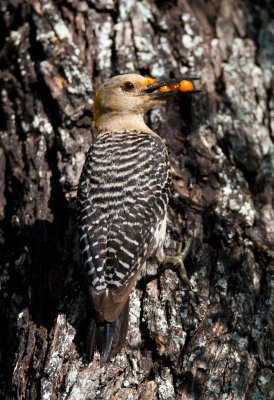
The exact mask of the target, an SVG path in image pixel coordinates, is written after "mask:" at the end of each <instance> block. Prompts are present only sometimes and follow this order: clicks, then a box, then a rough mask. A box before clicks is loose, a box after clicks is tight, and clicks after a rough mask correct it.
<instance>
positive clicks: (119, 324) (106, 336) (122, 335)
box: [87, 300, 129, 365]
mask: <svg viewBox="0 0 274 400" xmlns="http://www.w3.org/2000/svg"><path fill="white" fill-rule="evenodd" d="M128 312H129V300H128V301H127V302H126V304H125V307H124V308H123V310H122V311H121V313H120V314H119V316H118V318H117V320H116V321H114V322H101V323H98V322H96V321H95V320H94V319H91V321H90V324H89V330H88V335H87V351H88V353H89V356H90V358H91V359H92V358H93V355H94V352H95V351H99V352H100V364H101V365H103V364H105V363H106V362H108V361H109V360H110V358H111V357H112V356H114V355H115V354H117V353H118V352H119V351H120V350H121V348H122V347H123V345H124V344H125V340H126V335H127V328H128Z"/></svg>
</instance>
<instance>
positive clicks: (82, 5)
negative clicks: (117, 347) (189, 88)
mask: <svg viewBox="0 0 274 400" xmlns="http://www.w3.org/2000/svg"><path fill="white" fill-rule="evenodd" d="M273 21H274V6H273V1H271V0H264V1H259V0H256V1H255V2H254V1H251V0H250V1H248V0H247V1H244V0H233V1H231V0H223V1H220V0H219V1H218V0H208V1H206V0H195V1H191V0H184V1H183V0H178V1H172V0H169V1H165V2H160V1H157V0H151V1H148V0H141V1H138V2H133V1H125V0H120V1H119V0H118V1H114V0H100V1H94V0H83V1H77V0H67V1H58V2H57V1H50V0H33V1H27V0H25V1H24V0H1V5H0V23H1V28H0V29H1V35H0V48H1V51H0V68H1V70H0V89H1V104H0V130H1V132H0V140H1V141H0V146H1V147H0V249H1V277H0V283H1V292H0V307H1V327H2V328H1V331H0V343H1V358H0V359H1V382H2V386H1V392H0V393H1V398H5V399H32V400H33V399H50V400H53V399H54V400H55V399H69V400H76V399H117V400H118V399H119V400H121V399H163V400H167V399H182V400H183V399H184V400H185V399H188V400H189V399H199V400H203V399H209V400H211V399H226V400H227V399H235V400H236V399H237V400H239V399H254V400H255V399H271V398H274V385H273V381H274V377H273V375H274V374H273V371H274V370H273V354H274V349H273V336H274V321H273V299H274V285H273V265H274V257H273V243H274V242H273V240H274V238H273V180H274V173H273V171H274V151H273V150H274V145H273V139H274V98H273V87H274V83H273V82H274V79H273V78H274V73H273V63H274V47H273V42H274V34H273V32H274V22H273ZM133 71H134V72H139V73H141V74H143V75H149V76H153V77H172V76H176V77H178V76H181V75H183V74H188V75H189V74H195V75H198V76H200V77H201V87H202V89H203V93H201V94H200V95H194V96H193V97H191V98H189V97H180V98H178V99H175V100H173V101H172V102H170V103H169V104H168V105H167V106H166V107H164V108H159V109H156V110H154V111H152V112H151V113H150V114H149V116H148V123H149V124H150V126H152V128H153V129H154V130H156V131H157V132H159V134H160V135H161V136H162V137H163V138H165V140H166V143H167V146H168V149H169V154H170V159H171V163H172V171H173V178H174V187H175V189H174V191H173V194H172V196H171V200H170V207H169V224H168V235H167V240H166V247H167V252H168V253H169V254H172V252H174V251H175V248H176V243H177V242H182V243H185V242H186V240H187V239H188V238H189V237H193V243H192V246H191V250H190V252H189V254H188V256H187V258H186V262H185V265H186V269H187V272H188V276H189V278H190V282H191V289H190V290H188V289H186V288H184V287H183V286H182V285H181V284H180V282H179V280H178V277H177V275H176V274H175V273H174V272H173V271H171V270H166V271H165V272H163V273H162V274H161V275H157V278H155V279H152V280H149V279H146V278H145V277H143V278H141V279H140V281H139V283H138V284H137V287H136V289H135V290H134V291H133V293H132V296H131V302H130V324H129V332H128V336H127V343H126V344H125V347H124V349H123V350H122V351H121V353H120V354H118V355H117V356H116V357H114V358H113V360H112V361H111V362H110V363H109V364H107V365H105V366H104V367H102V368H100V367H99V363H98V359H97V358H95V360H93V361H92V362H89V361H88V360H87V356H86V354H85V347H84V341H85V335H86V330H87V321H88V313H89V308H90V307H89V302H88V298H87V290H86V286H85V280H84V277H83V276H82V270H81V265H80V258H79V249H78V237H77V230H76V222H75V198H76V190H77V183H78V179H79V175H80V173H81V169H82V165H83V162H84V159H85V153H86V151H87V149H88V148H89V146H90V144H91V142H92V140H93V134H94V129H93V126H92V104H93V100H92V99H93V97H94V92H95V90H96V88H97V87H98V86H99V85H100V84H101V83H102V82H103V81H104V80H105V79H107V78H108V77H110V76H112V75H117V74H122V73H126V72H133ZM148 268H149V270H150V271H149V272H150V273H156V269H157V265H156V263H155V261H153V260H151V262H150V263H149V267H148Z"/></svg>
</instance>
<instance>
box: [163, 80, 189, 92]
mask: <svg viewBox="0 0 274 400" xmlns="http://www.w3.org/2000/svg"><path fill="white" fill-rule="evenodd" d="M170 90H180V92H191V91H192V90H193V83H192V82H191V81H186V80H183V81H181V82H178V83H170V84H169V85H165V86H162V87H160V88H159V89H158V91H159V92H161V93H165V92H169V91H170Z"/></svg>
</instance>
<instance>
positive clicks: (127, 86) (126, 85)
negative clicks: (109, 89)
mask: <svg viewBox="0 0 274 400" xmlns="http://www.w3.org/2000/svg"><path fill="white" fill-rule="evenodd" d="M123 90H124V91H125V92H132V90H134V85H133V83H132V82H125V83H124V84H123Z"/></svg>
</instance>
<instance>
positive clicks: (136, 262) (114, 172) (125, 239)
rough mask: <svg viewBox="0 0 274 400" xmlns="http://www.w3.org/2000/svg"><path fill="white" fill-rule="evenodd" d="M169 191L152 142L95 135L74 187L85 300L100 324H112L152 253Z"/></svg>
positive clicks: (158, 145) (159, 146)
mask: <svg viewBox="0 0 274 400" xmlns="http://www.w3.org/2000/svg"><path fill="white" fill-rule="evenodd" d="M169 185H170V177H169V166H168V161H167V154H166V149H165V146H164V144H163V143H162V140H161V139H160V138H158V137H154V136H149V135H146V134H138V133H136V132H135V133H121V134H118V133H116V134H113V135H112V134H107V133H106V134H101V135H100V136H99V138H98V140H97V141H96V142H95V143H94V145H93V146H92V148H91V149H90V151H89V153H88V157H87V160H86V163H85V166H84V169H83V173H82V176H81V179H80V183H79V192H78V226H79V232H80V244H81V252H82V259H83V263H84V266H85V271H86V274H87V277H88V280H89V284H90V286H91V287H90V294H91V297H92V299H93V304H94V306H95V309H96V312H97V313H98V314H99V317H100V319H101V318H102V319H105V320H107V321H111V320H115V319H116V318H115V317H116V316H117V315H119V311H120V310H121V309H122V308H123V305H124V304H125V303H126V301H127V298H128V296H129V293H130V291H131V288H132V287H133V285H134V283H135V281H136V279H137V272H139V269H140V267H141V266H142V265H143V263H144V262H145V260H146V258H147V257H148V256H150V255H151V254H150V253H151V251H152V248H154V247H155V245H156V243H155V241H156V239H155V232H156V230H157V228H158V227H159V224H161V221H162V220H163V219H164V217H165V214H166V208H167V202H168V192H169Z"/></svg>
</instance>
